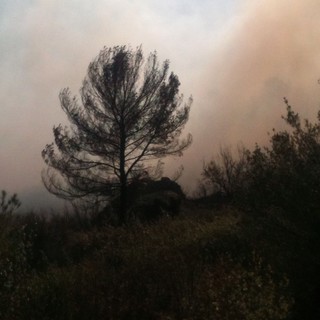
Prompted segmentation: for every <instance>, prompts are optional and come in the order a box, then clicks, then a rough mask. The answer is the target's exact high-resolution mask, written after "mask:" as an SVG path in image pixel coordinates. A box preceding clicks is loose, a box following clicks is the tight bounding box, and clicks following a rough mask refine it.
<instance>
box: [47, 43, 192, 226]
mask: <svg viewBox="0 0 320 320" xmlns="http://www.w3.org/2000/svg"><path fill="white" fill-rule="evenodd" d="M143 65H144V59H143V53H142V49H141V47H138V48H137V49H136V50H135V51H133V50H131V49H130V48H127V47H125V46H117V47H113V48H104V49H103V50H102V51H101V52H100V54H99V55H98V56H97V58H96V59H94V60H93V61H92V62H91V63H90V65H89V68H88V74H87V76H86V78H85V79H84V81H83V86H82V88H81V90H80V94H81V103H79V102H78V100H77V98H76V97H71V93H70V90H69V89H68V88H67V89H63V90H62V91H61V93H60V103H61V107H62V109H63V111H64V112H65V113H66V114H67V116H68V119H69V121H70V122H71V125H70V127H69V128H68V127H63V126H62V125H59V126H57V127H54V128H53V134H54V139H55V142H54V143H52V144H49V145H47V146H46V147H45V149H44V150H43V151H42V157H43V159H44V161H45V162H46V164H47V165H48V168H47V171H45V172H44V173H43V181H44V184H45V186H46V188H47V189H48V190H49V191H50V192H51V193H53V194H55V195H57V196H59V197H61V198H64V199H68V200H75V199H79V198H81V199H87V200H89V201H93V199H94V200H95V201H101V200H102V201H103V200H106V199H108V197H110V195H111V194H112V193H113V192H114V190H115V188H116V189H119V191H120V208H119V218H120V221H121V222H124V221H125V214H126V209H127V208H126V207H127V204H126V203H127V201H126V189H127V184H128V182H129V181H130V179H131V177H132V176H135V175H137V174H138V173H139V172H142V171H148V169H149V168H150V167H148V166H146V164H145V163H146V161H149V160H155V159H161V158H162V157H165V156H168V155H182V152H183V151H184V150H185V149H186V148H187V147H188V146H189V145H190V144H191V141H192V137H191V135H190V134H189V135H188V136H187V137H186V138H185V139H183V140H180V139H179V136H180V134H181V131H182V129H183V127H184V125H185V124H186V122H187V120H188V117H189V110H190V106H191V103H192V100H191V98H190V99H189V101H188V102H187V103H185V104H183V106H181V104H182V102H183V97H182V95H180V94H179V86H180V82H179V80H178V77H177V76H176V75H175V74H173V73H171V74H170V75H169V76H168V71H169V62H168V60H166V61H164V62H163V64H162V66H159V62H158V58H157V53H156V52H154V53H151V54H150V55H149V57H148V59H147V61H146V63H145V67H144V70H142V67H143ZM55 147H56V148H55ZM57 173H58V174H59V175H57Z"/></svg>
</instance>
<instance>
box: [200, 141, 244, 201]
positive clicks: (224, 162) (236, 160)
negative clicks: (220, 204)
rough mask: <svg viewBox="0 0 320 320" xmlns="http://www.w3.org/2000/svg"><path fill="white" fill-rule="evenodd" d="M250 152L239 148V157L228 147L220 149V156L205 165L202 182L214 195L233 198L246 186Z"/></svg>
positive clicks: (241, 147)
mask: <svg viewBox="0 0 320 320" xmlns="http://www.w3.org/2000/svg"><path fill="white" fill-rule="evenodd" d="M247 157H248V151H247V150H246V149H245V148H244V147H243V146H239V147H238V153H237V157H235V156H234V155H233V154H232V152H231V149H230V148H228V147H225V148H222V147H221V148H220V151H219V153H218V155H217V156H216V157H215V158H214V159H212V160H211V161H209V162H208V163H204V165H203V171H202V178H203V179H202V182H203V183H204V185H209V186H210V187H211V192H212V193H213V194H222V195H224V196H225V197H227V198H231V197H233V196H234V195H235V194H236V193H238V192H239V191H240V190H241V189H242V188H243V187H244V184H245V175H246V170H247Z"/></svg>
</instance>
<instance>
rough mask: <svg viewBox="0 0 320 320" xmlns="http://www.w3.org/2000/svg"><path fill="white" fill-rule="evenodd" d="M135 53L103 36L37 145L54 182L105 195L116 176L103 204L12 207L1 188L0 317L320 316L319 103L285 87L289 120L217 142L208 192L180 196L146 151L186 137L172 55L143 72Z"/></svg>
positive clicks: (61, 191)
mask: <svg viewBox="0 0 320 320" xmlns="http://www.w3.org/2000/svg"><path fill="white" fill-rule="evenodd" d="M142 62H143V57H142V53H141V49H140V48H138V49H137V51H135V52H133V51H131V50H129V49H127V48H126V47H116V48H113V49H104V50H103V51H102V52H101V53H100V55H99V56H98V58H96V60H94V61H93V62H92V63H91V64H90V66H89V69H88V76H87V78H86V79H85V81H84V85H83V88H82V91H81V95H82V106H78V102H77V100H76V99H75V98H74V99H72V98H71V97H70V93H69V91H68V89H65V90H63V91H62V93H61V95H60V98H61V105H62V108H63V109H64V111H65V112H66V113H67V115H68V117H69V120H70V121H71V127H70V129H63V128H62V127H61V126H58V127H56V128H54V136H55V145H56V149H57V150H55V147H54V144H51V145H48V146H47V147H46V148H45V150H44V151H43V157H44V160H45V161H46V162H47V164H48V167H49V171H48V172H47V173H48V175H47V176H44V181H45V183H46V186H47V188H48V189H49V191H50V192H52V193H55V194H57V195H58V196H61V197H64V198H69V199H71V200H74V199H76V198H78V197H80V198H82V197H85V198H87V200H89V201H93V200H95V201H98V202H99V201H100V200H104V198H108V197H110V195H113V192H114V191H113V190H114V187H116V186H117V183H118V185H120V194H116V195H115V196H113V197H112V201H110V203H111V205H110V206H109V207H106V208H105V209H104V210H102V211H99V210H98V211H95V210H89V209H88V208H87V207H86V208H85V207H74V211H72V212H68V211H66V212H64V213H60V214H53V215H51V216H48V215H40V214H33V213H25V214H17V213H15V210H16V209H17V208H18V207H19V206H20V201H19V200H18V198H17V195H15V194H14V195H13V196H11V197H8V196H7V193H6V192H5V191H2V193H1V198H0V318H1V319H3V320H20V319H34V320H37V319H41V320H42V319H50V320H51V319H59V320H61V319H68V320H71V319H80V320H81V319H94V320H95V319H97V320H99V319H111V320H112V319H117V320H118V319H120V320H121V319H123V320H125V319H133V320H134V319H139V320H141V319H159V320H162V319H163V320H164V319H166V320H169V319H172V320H178V319H179V320H180V319H181V320H182V319H184V320H202V319H203V320H204V319H218V320H219V319H221V320H225V319H232V320H237V319H239V320H243V319H249V320H250V319H252V320H255V319H266V320H268V319H270V320H278V319H279V320H280V319H288V320H289V319H291V320H298V319H299V320H300V319H310V320H313V319H319V318H320V307H319V304H318V300H317V299H318V297H319V294H320V276H319V267H320V254H319V252H320V251H319V247H320V232H319V231H320V221H319V218H320V216H319V209H320V198H319V195H320V184H319V181H320V112H319V113H318V117H317V121H316V122H315V123H312V122H310V121H308V120H305V121H302V120H301V119H300V116H299V115H298V114H297V113H295V112H294V111H293V110H292V108H291V106H290V105H289V103H288V101H287V100H286V99H285V104H286V107H287V114H286V116H284V117H283V119H284V121H285V122H286V123H287V125H288V126H289V127H288V129H287V130H283V131H279V132H278V131H276V130H274V131H273V133H272V134H271V136H270V144H269V145H268V146H267V147H264V146H259V145H256V147H255V148H254V149H253V150H248V149H247V148H245V147H241V148H239V149H238V153H237V155H233V153H232V152H231V149H228V148H221V150H220V153H219V155H218V157H216V158H213V159H212V161H210V162H208V163H205V164H204V167H203V172H202V180H201V184H200V186H199V194H201V193H202V197H199V198H198V199H186V198H185V197H184V195H183V192H182V189H181V187H180V186H179V185H178V184H177V183H176V182H175V181H172V180H170V179H169V178H165V177H162V179H161V180H159V179H158V180H156V181H154V180H153V179H152V177H151V175H150V170H149V167H148V166H146V164H145V161H146V160H151V159H153V160H154V159H158V158H161V157H162V156H165V155H168V154H180V153H181V152H182V151H183V150H184V149H185V148H186V147H188V146H189V144H190V143H191V137H189V138H187V139H186V140H183V141H179V139H178V138H179V135H180V133H181V129H182V127H183V126H184V124H185V123H186V121H187V118H188V114H189V107H190V103H189V104H187V105H185V106H184V107H182V108H180V107H179V106H180V103H181V101H182V98H181V96H179V94H178V88H179V81H178V78H177V77H176V76H175V75H173V74H171V76H169V79H168V81H167V80H166V79H167V71H168V62H165V63H164V64H163V67H162V68H159V66H158V63H157V57H156V54H151V55H150V56H149V59H148V62H147V64H146V69H145V74H144V78H143V79H141V80H138V76H139V73H140V67H141V66H142ZM51 169H53V171H50V170H51ZM156 169H158V173H159V172H160V173H161V170H159V167H158V168H156ZM56 173H59V174H60V178H61V179H60V180H59V179H58V178H57V176H56ZM158 176H159V177H160V176H161V174H158ZM137 199H138V200H137ZM128 203H129V204H130V205H131V209H132V211H136V212H135V213H136V216H139V217H140V219H132V220H129V219H128V217H129V215H128V213H129V212H130V211H129V210H127V204H128ZM118 204H119V205H118ZM180 205H181V207H180ZM118 207H119V211H117V209H118ZM114 212H115V213H116V215H120V217H121V222H122V223H120V224H117V223H113V221H112V213H114ZM124 221H125V222H126V223H123V222H124Z"/></svg>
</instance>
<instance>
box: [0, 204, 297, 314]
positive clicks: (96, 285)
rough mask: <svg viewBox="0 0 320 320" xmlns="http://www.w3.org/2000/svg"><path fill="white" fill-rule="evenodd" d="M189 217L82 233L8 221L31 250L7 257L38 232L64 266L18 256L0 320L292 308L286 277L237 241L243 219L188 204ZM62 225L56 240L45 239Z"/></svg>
mask: <svg viewBox="0 0 320 320" xmlns="http://www.w3.org/2000/svg"><path fill="white" fill-rule="evenodd" d="M192 208H193V209H192ZM188 210H189V212H185V213H184V214H183V215H181V216H179V217H177V218H175V219H170V218H162V219H160V220H159V221H158V223H157V224H150V225H135V226H131V227H130V228H129V227H127V226H123V227H117V228H115V227H111V226H106V227H104V228H100V229H96V228H95V227H92V228H89V229H85V230H84V229H82V230H81V228H78V227H77V224H75V223H74V221H73V220H72V218H71V217H70V218H63V216H61V217H60V218H58V217H57V216H54V217H53V218H52V220H48V219H47V220H43V219H38V218H36V217H35V216H28V217H26V218H22V219H18V220H16V221H15V225H16V227H17V228H20V227H18V226H21V225H23V226H24V228H23V230H24V231H23V232H24V238H20V239H25V240H23V241H22V243H28V248H30V247H31V248H33V249H32V250H30V249H28V250H26V251H25V253H23V254H22V255H21V253H19V254H18V253H14V254H13V253H12V254H13V255H17V256H20V255H21V256H22V257H28V255H29V253H28V252H30V251H31V252H34V249H35V248H36V246H35V244H36V243H37V242H38V240H40V239H39V238H37V236H33V237H32V236H30V235H31V234H33V235H35V234H38V235H40V234H42V236H41V239H42V240H41V242H42V243H47V245H49V243H51V244H50V246H56V247H57V246H61V248H60V250H59V251H56V254H57V255H59V254H60V255H66V256H68V259H67V260H68V261H67V260H65V262H64V263H62V264H61V263H60V264H58V263H57V261H58V260H59V259H56V258H54V259H52V256H51V257H50V256H49V255H48V253H49V252H50V248H48V249H45V246H44V247H43V248H42V249H43V254H44V255H48V256H47V265H46V267H45V268H42V269H39V268H38V267H36V266H35V265H32V263H31V262H32V261H31V260H28V258H26V259H24V261H25V262H24V263H23V264H22V265H24V266H25V267H24V269H23V270H24V271H23V272H19V275H18V274H17V273H16V274H15V275H16V280H15V281H16V285H15V286H14V287H11V288H10V301H11V302H10V303H8V305H6V301H9V296H8V295H7V296H5V292H6V291H5V289H4V288H1V290H0V292H1V294H2V296H1V297H7V299H8V300H3V301H4V305H3V308H2V309H1V311H2V314H1V319H4V320H7V319H10V320H12V319H16V320H20V319H35V320H36V319H106V318H108V319H190V320H191V319H210V318H212V317H214V318H215V319H260V318H263V319H286V318H287V317H288V315H289V314H290V310H291V309H292V303H293V299H292V297H291V295H290V292H289V291H288V285H289V282H288V278H287V277H286V275H285V274H281V273H279V274H277V273H275V272H274V270H273V267H272V266H271V265H269V264H268V263H267V262H266V261H265V260H264V258H263V257H262V256H261V255H260V253H259V252H258V250H257V248H253V247H252V244H251V243H250V241H244V240H245V239H244V238H243V236H242V233H241V230H242V228H243V226H242V225H241V221H242V214H241V212H239V211H236V210H229V211H225V212H224V214H223V215H214V214H213V213H212V212H207V213H204V212H203V213H202V214H200V213H201V212H197V210H198V209H197V207H196V206H193V204H192V203H190V204H189V205H188ZM193 210H195V212H192V211H193ZM63 225H64V227H63ZM62 227H63V228H65V229H66V231H67V234H68V237H66V238H64V239H63V241H62V242H58V238H59V236H58V237H56V238H53V237H52V236H50V237H49V236H48V235H50V234H51V233H52V232H54V230H59V228H62ZM31 230H33V231H31ZM45 238H46V239H47V240H44V239H45ZM26 239H29V240H28V241H27V242H25V241H26ZM235 239H238V240H237V241H236V242H237V243H238V244H239V246H240V247H242V248H243V250H242V254H241V255H243V256H244V257H245V259H243V257H240V255H237V254H236V252H238V249H237V248H239V247H237V248H236V247H235V246H234V244H235V241H234V240H235ZM20 243H21V242H20ZM218 243H220V244H221V245H222V244H224V245H223V246H221V245H220V244H218ZM218 247H220V249H219V250H218V249H217V248H218ZM214 248H215V249H214ZM58 252H60V253H58ZM212 253H214V254H215V256H214V258H213V256H212ZM20 265H21V264H20Z"/></svg>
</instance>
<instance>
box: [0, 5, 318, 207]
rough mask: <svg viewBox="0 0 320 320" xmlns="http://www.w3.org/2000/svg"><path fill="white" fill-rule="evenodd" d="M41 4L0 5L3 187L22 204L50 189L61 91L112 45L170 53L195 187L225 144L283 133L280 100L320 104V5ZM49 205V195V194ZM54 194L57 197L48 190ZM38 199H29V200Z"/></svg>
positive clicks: (189, 178) (308, 106)
mask: <svg viewBox="0 0 320 320" xmlns="http://www.w3.org/2000/svg"><path fill="white" fill-rule="evenodd" d="M219 2H220V1H209V0H206V1H201V3H199V2H198V1H192V0H187V1H174V2H173V1H169V0H166V1H161V2H159V1H147V0H141V1H129V0H123V1H116V0H97V1H91V2H90V1H84V0H82V1H79V0H77V1H76V0H67V1H62V0H58V1H56V0H55V1H54V0H48V1H40V0H29V1H20V3H19V1H18V2H8V3H7V4H3V3H1V4H0V9H1V10H0V11H1V13H0V27H1V28H0V30H1V31H0V40H1V41H0V58H1V59H0V71H1V76H2V80H3V81H2V82H1V86H0V97H1V107H0V139H1V140H0V148H1V153H0V183H1V185H0V188H4V189H7V190H8V191H9V192H18V193H19V195H21V196H20V198H21V199H22V201H23V202H24V203H28V201H29V203H31V200H30V199H31V198H32V194H34V195H35V196H36V197H37V199H39V194H40V193H41V192H42V193H43V194H45V193H46V191H45V190H44V188H43V186H42V184H41V178H40V173H41V169H42V168H43V167H44V164H43V161H42V159H41V156H40V153H41V150H42V149H43V148H44V146H45V145H46V144H47V143H50V142H51V141H52V138H53V137H52V126H53V125H55V124H59V123H61V122H62V123H67V119H66V118H65V115H64V113H63V112H62V110H61V109H60V106H59V101H58V94H59V91H60V90H61V89H62V88H64V87H70V88H71V90H72V92H73V93H74V94H78V92H79V88H80V86H81V81H82V79H83V78H84V76H85V74H86V70H87V66H88V64H89V62H90V61H91V60H92V59H93V58H94V57H95V56H96V55H97V54H98V53H99V51H100V50H101V49H102V48H103V47H104V46H114V45H122V44H128V45H131V46H132V47H136V46H138V45H140V44H142V45H143V49H144V52H145V54H146V55H147V54H148V53H149V52H151V51H154V50H157V51H158V53H159V58H160V60H164V59H167V58H168V59H170V61H171V69H172V70H173V71H174V72H175V73H177V74H178V76H179V78H180V80H181V83H182V85H181V91H182V92H183V93H184V94H185V97H186V98H188V96H189V95H191V94H192V95H193V98H194V104H193V106H192V110H191V114H190V120H189V123H188V125H187V126H186V128H185V131H186V133H187V132H191V133H192V134H193V136H194V143H193V145H192V146H191V147H190V149H188V150H187V151H186V152H185V155H184V156H183V157H182V158H178V159H171V160H168V161H167V171H168V174H169V175H170V174H171V173H172V172H174V171H175V170H176V169H177V168H178V167H179V165H180V164H183V165H184V167H185V171H184V174H183V176H182V178H181V182H182V183H183V185H184V187H185V189H187V190H189V191H191V190H192V188H193V187H194V185H195V182H196V180H197V179H198V178H199V175H200V172H201V167H202V161H203V160H209V159H210V158H211V157H212V156H213V155H214V154H215V153H216V152H217V150H218V149H219V147H220V145H221V144H224V145H236V144H237V143H239V142H243V143H244V144H245V145H246V146H252V145H253V144H254V143H255V142H258V143H266V142H267V140H268V137H267V132H268V131H270V130H271V129H272V128H281V127H282V126H283V122H282V120H281V115H282V114H284V113H285V105H284V104H283V100H282V99H283V97H284V96H286V97H287V98H288V99H289V101H290V103H291V104H292V106H293V108H294V109H295V110H297V111H298V112H300V113H301V115H302V117H307V118H313V117H314V115H315V114H316V111H317V110H318V107H319V101H320V99H319V98H320V97H319V89H320V87H319V84H318V78H320V74H319V71H320V68H319V67H320V59H319V58H318V57H319V51H320V46H319V45H318V42H319V40H318V30H319V27H320V20H319V19H318V15H317V13H318V12H320V3H319V1H318V0H305V1H298V0H297V1H292V0H283V1H277V0H260V1H253V0H247V1H240V0H229V1H225V2H224V4H221V3H219ZM43 199H44V200H43V203H41V204H40V205H42V206H45V205H47V204H49V203H50V199H51V198H49V197H43ZM52 199H53V197H52ZM32 205H33V204H32Z"/></svg>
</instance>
